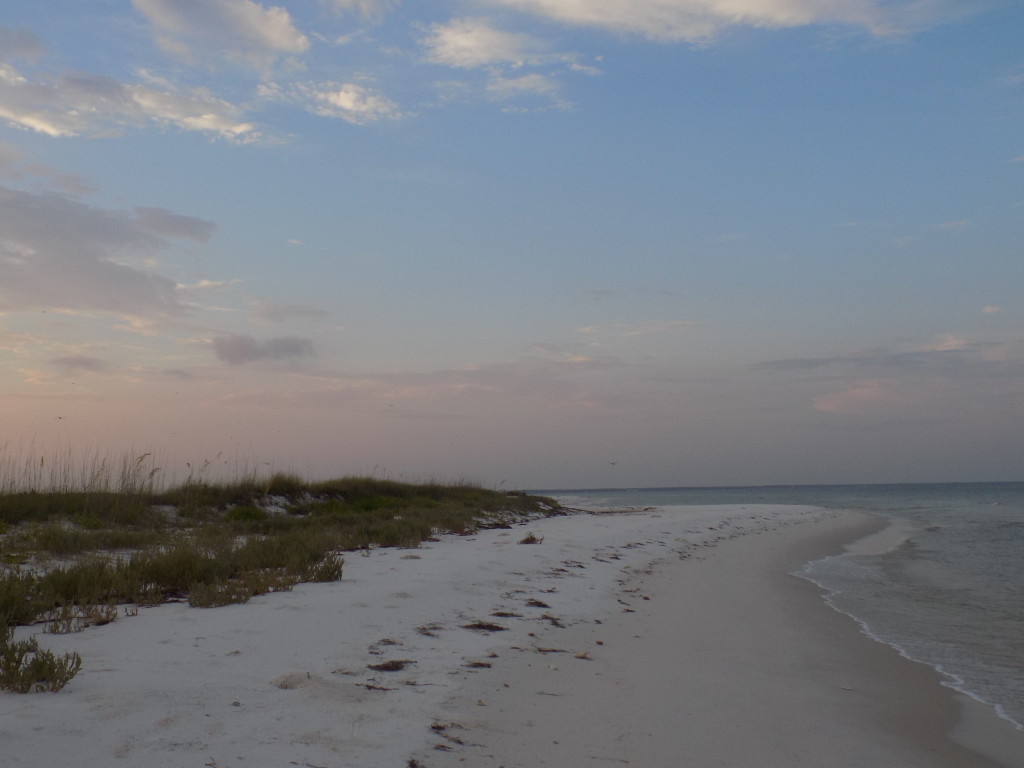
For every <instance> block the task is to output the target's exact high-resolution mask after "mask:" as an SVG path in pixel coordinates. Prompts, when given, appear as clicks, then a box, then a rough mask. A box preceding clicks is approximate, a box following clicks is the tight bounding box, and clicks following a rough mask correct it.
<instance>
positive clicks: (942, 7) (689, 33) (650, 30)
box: [484, 0, 969, 42]
mask: <svg viewBox="0 0 1024 768" xmlns="http://www.w3.org/2000/svg"><path fill="white" fill-rule="evenodd" d="M484 1H485V2H486V3H488V4H490V5H493V6H500V7H504V8H511V9H514V10H518V11H522V12H524V13H529V14H533V15H536V16H541V17H544V18H547V19H550V20H552V21H557V22H560V23H563V24H570V25H574V26H583V27H596V28H599V29H606V30H609V31H613V32H619V33H621V32H627V33H631V34H636V35H641V36H643V37H646V38H649V39H651V40H657V41H661V42H675V41H688V42H705V41H707V40H709V39H711V38H713V37H714V36H715V35H716V34H717V33H719V32H720V31H722V30H723V29H725V28H726V27H730V26H749V27H764V28H784V27H799V26H806V25H809V24H844V25H852V26H856V27H861V28H863V29H866V30H868V31H870V32H872V33H874V34H892V33H895V32H901V31H908V30H913V29H915V28H919V27H922V26H927V25H930V24H934V23H939V22H943V21H946V20H949V19H951V18H954V17H958V16H962V15H964V14H965V13H966V12H968V10H969V9H964V7H963V5H962V4H957V3H954V2H951V0H930V1H928V0H926V2H919V0H895V2H881V1H880V0H484Z"/></svg>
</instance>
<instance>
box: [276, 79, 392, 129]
mask: <svg viewBox="0 0 1024 768" xmlns="http://www.w3.org/2000/svg"><path fill="white" fill-rule="evenodd" d="M262 93H263V95H264V96H269V97H271V98H277V99H285V100H291V101H296V102H298V103H300V104H301V105H302V106H303V107H304V108H305V109H306V110H307V111H309V112H312V113H313V114H315V115H320V116H321V117H334V118H340V119H342V120H344V121H345V122H348V123H352V124H353V125H366V124H367V123H375V122H377V121H379V120H395V119H398V118H400V117H402V116H403V115H402V112H401V111H400V110H399V108H398V105H397V104H395V103H394V102H393V101H391V100H390V99H388V98H387V97H386V96H382V95H380V94H378V93H375V92H374V91H372V90H370V89H368V88H365V87H364V86H362V85H359V84H357V83H297V84H295V85H293V86H292V87H291V88H290V89H289V90H288V92H287V93H285V92H284V91H282V90H280V89H278V88H277V87H276V86H273V87H270V88H265V89H264V90H263V91H262Z"/></svg>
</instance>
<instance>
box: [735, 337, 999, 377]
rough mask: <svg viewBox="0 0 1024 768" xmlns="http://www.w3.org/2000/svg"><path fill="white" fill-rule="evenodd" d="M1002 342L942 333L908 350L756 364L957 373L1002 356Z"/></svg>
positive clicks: (775, 368) (767, 367) (785, 367)
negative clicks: (970, 338)
mask: <svg viewBox="0 0 1024 768" xmlns="http://www.w3.org/2000/svg"><path fill="white" fill-rule="evenodd" d="M1000 346H1001V345H999V344H995V343H992V342H971V341H968V340H967V339H965V338H963V337H961V336H956V335H954V334H946V335H944V336H940V337H939V338H938V339H937V340H935V341H934V342H931V343H930V344H926V345H924V346H921V347H918V348H916V349H911V350H907V351H892V350H886V349H874V350H867V351H864V352H857V353H854V354H849V355H837V356H835V357H808V358H789V359H784V360H767V361H764V362H761V363H755V364H754V365H753V366H752V367H753V368H754V369H755V370H768V371H811V370H827V369H834V370H836V371H856V372H859V373H861V374H863V373H865V372H871V373H875V374H879V375H882V374H893V373H895V372H898V371H900V372H907V371H912V370H920V371H926V370H927V371H932V372H940V371H944V372H947V373H954V372H956V371H958V370H962V369H969V368H971V367H973V366H974V365H977V364H984V363H986V362H989V361H990V360H991V359H993V358H997V357H999V355H998V354H996V353H998V352H999V348H1000Z"/></svg>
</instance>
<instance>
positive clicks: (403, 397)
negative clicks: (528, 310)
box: [224, 356, 621, 418]
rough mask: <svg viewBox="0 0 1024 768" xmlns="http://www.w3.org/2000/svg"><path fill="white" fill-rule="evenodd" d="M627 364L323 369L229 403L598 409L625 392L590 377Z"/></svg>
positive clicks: (416, 409)
mask: <svg viewBox="0 0 1024 768" xmlns="http://www.w3.org/2000/svg"><path fill="white" fill-rule="evenodd" d="M620 366H621V363H620V362H619V361H617V360H616V359H614V358H594V357H583V356H575V357H572V358H566V359H561V360H552V359H542V358H523V359H519V360H512V361H509V362H502V363H492V364H472V365H465V366H461V367H458V368H450V369H444V370H438V371H431V372H402V373H386V374H371V375H362V376H346V375H341V374H333V373H329V372H321V373H319V374H307V375H313V376H314V378H317V379H320V380H323V382H325V383H323V384H321V385H319V386H317V387H316V388H313V389H309V390H305V391H299V390H296V389H292V390H290V391H288V392H281V391H262V392H251V393H245V394H239V395H232V396H230V397H228V398H225V400H224V402H225V403H226V404H230V405H240V406H245V407H251V406H256V407H265V408H304V409H328V410H329V409H336V408H354V407H358V408H363V409H379V412H380V413H386V414H387V415H389V416H405V417H410V416H415V417H431V418H437V417H443V418H451V417H455V416H457V415H464V414H466V413H468V412H471V411H473V410H479V411H482V412H484V413H491V412H492V411H493V410H494V409H495V408H502V407H507V406H508V404H509V403H510V402H513V401H520V402H522V401H530V402H533V403H535V404H537V405H539V406H541V407H543V408H545V409H547V410H562V409H586V410H593V409H595V408H601V407H613V406H614V404H615V403H616V402H617V401H618V398H619V397H620V396H619V395H618V394H609V393H602V392H599V391H598V390H597V389H595V388H594V387H592V386H590V385H589V384H588V383H587V382H586V381H584V380H583V379H585V377H586V376H587V375H588V374H591V373H595V372H597V373H600V372H604V371H608V370H611V369H615V368H618V367H620ZM393 406H397V407H393Z"/></svg>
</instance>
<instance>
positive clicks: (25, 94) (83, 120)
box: [0, 48, 259, 141]
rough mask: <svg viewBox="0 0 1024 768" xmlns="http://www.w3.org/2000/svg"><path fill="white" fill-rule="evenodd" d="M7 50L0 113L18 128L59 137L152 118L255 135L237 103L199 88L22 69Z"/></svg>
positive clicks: (1, 62) (2, 56) (1, 64)
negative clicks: (12, 60)
mask: <svg viewBox="0 0 1024 768" xmlns="http://www.w3.org/2000/svg"><path fill="white" fill-rule="evenodd" d="M10 56H11V53H10V51H5V50H3V49H2V48H0V119H2V120H6V121H7V122H8V123H10V124H12V125H14V126H17V127H19V128H23V129H27V130H31V131H35V132H37V133H42V134H45V135H47V136H52V137H62V136H78V135H81V134H89V133H98V132H103V131H110V130H119V129H123V128H125V127H130V126H142V125H145V124H147V123H155V124H157V125H163V126H173V127H175V128H178V129H180V130H184V131H198V132H200V133H208V134H212V135H215V136H219V137H221V138H225V139H231V140H234V141H246V140H253V139H255V138H257V137H258V135H259V134H258V132H257V131H256V129H255V126H254V125H253V124H252V123H249V122H246V121H245V120H244V119H243V118H242V113H243V110H242V109H241V108H240V107H238V106H236V105H234V104H231V103H229V102H227V101H224V100H223V99H218V98H216V97H214V96H212V95H210V93H209V92H208V91H207V90H205V89H198V88H194V89H178V88H174V87H173V86H171V85H170V84H169V83H167V82H166V81H160V84H159V85H156V84H153V83H146V82H144V81H143V82H136V83H124V82H121V81H119V80H115V79H114V78H112V77H108V76H106V75H97V74H92V73H90V72H79V71H74V72H70V71H69V72H65V73H63V74H59V75H56V76H53V75H51V74H50V73H49V72H38V73H28V74H23V73H22V72H20V71H19V70H17V69H15V68H14V66H13V65H12V64H10V63H9V62H10Z"/></svg>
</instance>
